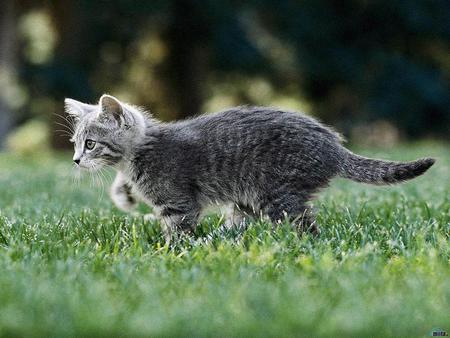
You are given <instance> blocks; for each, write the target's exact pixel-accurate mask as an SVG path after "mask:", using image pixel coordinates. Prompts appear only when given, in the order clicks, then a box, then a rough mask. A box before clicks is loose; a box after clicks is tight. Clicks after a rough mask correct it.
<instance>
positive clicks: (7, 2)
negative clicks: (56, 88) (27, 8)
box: [0, 0, 17, 148]
mask: <svg viewBox="0 0 450 338" xmlns="http://www.w3.org/2000/svg"><path fill="white" fill-rule="evenodd" d="M1 7H2V8H1V9H0V80H1V83H4V82H6V84H7V85H8V79H11V78H12V77H14V76H16V66H17V65H16V59H17V58H16V56H17V54H16V52H17V49H16V48H17V45H16V41H17V40H16V8H15V6H14V0H3V1H2V6H1ZM5 80H6V81H5ZM3 95H4V93H0V148H1V147H2V146H3V144H4V141H5V138H6V135H7V134H8V133H9V131H10V129H11V127H12V126H13V124H14V113H13V111H12V109H11V107H10V106H9V104H8V102H7V99H6V98H5V97H4V96H3Z"/></svg>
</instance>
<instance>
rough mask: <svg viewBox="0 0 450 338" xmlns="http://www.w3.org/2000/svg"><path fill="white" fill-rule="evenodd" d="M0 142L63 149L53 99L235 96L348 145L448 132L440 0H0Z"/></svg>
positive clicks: (211, 102) (207, 104)
mask: <svg viewBox="0 0 450 338" xmlns="http://www.w3.org/2000/svg"><path fill="white" fill-rule="evenodd" d="M0 89H1V90H0V144H1V145H2V147H3V148H4V149H5V148H6V149H8V148H9V149H10V150H13V151H17V152H30V153H31V152H34V151H35V150H36V149H39V150H41V151H42V149H43V148H44V147H45V149H62V148H67V147H70V145H69V143H68V137H67V136H65V135H64V132H62V131H61V129H64V128H63V127H60V126H59V123H63V124H64V123H65V122H64V119H63V117H61V116H59V115H63V114H64V111H63V99H64V98H65V97H71V98H75V99H77V100H80V101H85V102H90V103H94V102H96V101H97V100H98V97H99V96H100V95H101V94H103V93H105V92H106V93H110V94H113V95H116V96H118V97H119V98H120V99H121V100H124V101H128V102H130V103H133V104H138V105H142V106H145V107H146V108H147V109H148V110H150V111H151V112H152V113H153V114H154V115H155V116H156V117H158V118H160V119H162V120H165V121H169V120H174V119H181V118H184V117H187V116H190V115H193V114H197V113H199V112H210V111H215V110H220V109H224V108H227V107H230V106H233V105H240V104H255V105H269V106H278V107H281V108H286V109H295V110H300V111H304V112H306V113H308V114H311V115H314V116H316V117H319V118H320V119H322V120H323V121H325V122H326V123H328V124H330V125H333V126H335V128H336V129H338V130H339V131H340V132H342V133H344V135H345V136H346V137H347V138H349V139H350V140H351V141H352V142H355V143H358V144H361V145H380V146H389V145H394V144H396V143H398V142H403V141H408V140H417V139H422V138H427V139H446V140H448V139H449V135H450V132H449V131H450V1H448V0H433V1H421V0H398V1H388V0H386V1H366V0H354V1H324V0H309V1H308V0H304V1H287V0H286V1H283V0H258V1H255V0H253V1H252V0H249V1H245V2H243V1H231V0H229V1H213V0H166V1H163V0H152V1H131V0H116V1H89V0H58V1H33V0H29V1H20V0H1V3H0Z"/></svg>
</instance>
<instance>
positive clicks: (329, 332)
mask: <svg viewBox="0 0 450 338" xmlns="http://www.w3.org/2000/svg"><path fill="white" fill-rule="evenodd" d="M359 152H360V153H363V154H366V155H372V156H379V157H384V158H391V159H399V160H400V159H414V158H416V157H421V156H425V155H426V156H435V157H437V158H438V162H437V164H436V165H435V166H434V167H433V168H432V169H431V170H430V172H429V173H427V174H426V175H425V176H423V177H421V178H418V179H416V180H414V181H411V182H409V183H406V184H403V185H399V186H395V187H394V186H393V187H373V186H367V185H360V184H357V183H353V182H350V181H345V180H336V181H334V183H333V184H332V186H331V187H330V188H329V189H327V190H325V191H323V192H322V193H321V194H320V196H319V198H318V200H316V201H315V202H314V204H315V206H316V208H317V210H318V223H319V225H320V227H321V229H322V233H321V235H320V236H319V237H318V238H311V237H309V236H303V237H299V236H297V234H296V233H295V232H293V231H291V229H290V227H289V225H287V224H286V225H283V226H281V227H280V228H278V229H276V230H272V229H271V226H270V225H268V224H264V223H257V224H253V225H251V226H250V227H249V229H248V230H246V231H245V232H244V233H241V234H239V233H237V232H235V231H228V232H224V231H219V230H218V223H219V222H220V219H219V218H218V216H214V215H211V216H210V217H207V218H206V219H204V221H203V223H202V226H201V227H200V228H199V229H198V231H197V234H196V236H192V237H190V238H185V239H183V240H182V241H180V242H179V243H176V244H175V245H174V246H173V247H168V246H165V244H164V240H163V237H162V235H161V231H160V228H159V227H158V225H157V224H144V222H143V220H142V218H141V217H131V216H128V215H125V214H123V213H121V212H119V211H118V210H117V209H115V208H114V207H113V206H112V204H111V202H110V201H109V198H108V196H107V194H106V193H104V194H103V195H102V193H101V188H99V187H96V186H94V187H91V186H90V184H89V180H83V181H82V183H81V184H79V185H77V184H74V183H73V179H72V174H71V171H72V169H71V163H70V155H69V154H67V155H60V156H58V157H44V158H42V157H41V158H34V159H20V158H18V157H15V156H12V155H7V154H2V155H0V336H4V337H33V336H46V337H47V336H58V337H70V336H105V337H106V336H133V337H140V336H142V337H144V336H214V337H215V336H221V337H228V336H266V337H290V336H297V337H337V336H342V337H411V336H415V337H423V336H427V335H428V334H429V332H430V331H431V330H432V329H433V328H435V327H440V328H442V329H444V330H446V331H447V332H450V242H449V238H450V151H449V146H448V144H447V145H445V144H419V145H415V146H403V147H398V148H396V149H393V150H384V151H381V150H374V149H372V150H359ZM207 233H210V235H209V236H208V237H206V235H205V234H207Z"/></svg>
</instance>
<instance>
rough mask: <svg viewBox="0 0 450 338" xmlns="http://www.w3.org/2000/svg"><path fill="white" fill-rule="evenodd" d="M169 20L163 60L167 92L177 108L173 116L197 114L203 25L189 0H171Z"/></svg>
mask: <svg viewBox="0 0 450 338" xmlns="http://www.w3.org/2000/svg"><path fill="white" fill-rule="evenodd" d="M172 4H173V8H172V17H173V21H172V23H171V25H170V27H169V29H168V31H167V35H166V38H167V42H168V47H169V56H168V61H167V68H166V71H167V74H168V80H167V82H168V84H169V88H170V90H171V93H170V95H171V96H172V97H173V99H174V101H175V106H176V107H177V114H176V118H177V119H182V118H185V117H188V116H192V115H194V114H197V113H199V110H200V108H201V104H202V102H203V93H202V91H203V90H202V89H203V84H204V81H203V80H204V70H205V66H206V65H205V63H206V62H205V61H206V55H205V48H204V44H203V43H202V40H203V37H204V35H205V34H207V27H206V25H205V24H204V23H202V19H201V17H200V16H199V15H198V12H197V10H196V8H195V2H193V1H192V0H177V1H173V2H172Z"/></svg>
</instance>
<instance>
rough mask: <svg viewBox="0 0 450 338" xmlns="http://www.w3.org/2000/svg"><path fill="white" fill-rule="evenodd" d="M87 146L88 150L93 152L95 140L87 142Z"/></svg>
mask: <svg viewBox="0 0 450 338" xmlns="http://www.w3.org/2000/svg"><path fill="white" fill-rule="evenodd" d="M85 146H86V149H88V150H92V149H94V147H95V141H93V140H86V142H85Z"/></svg>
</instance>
